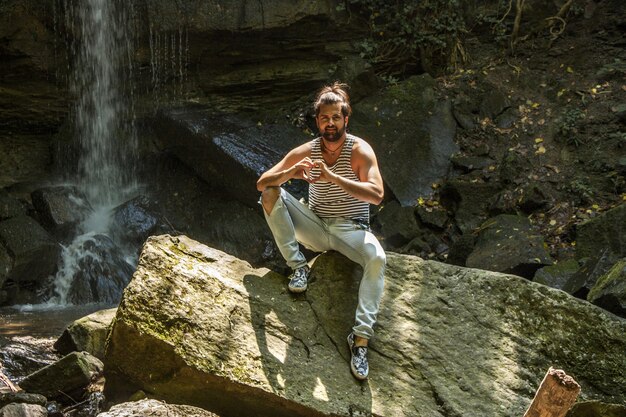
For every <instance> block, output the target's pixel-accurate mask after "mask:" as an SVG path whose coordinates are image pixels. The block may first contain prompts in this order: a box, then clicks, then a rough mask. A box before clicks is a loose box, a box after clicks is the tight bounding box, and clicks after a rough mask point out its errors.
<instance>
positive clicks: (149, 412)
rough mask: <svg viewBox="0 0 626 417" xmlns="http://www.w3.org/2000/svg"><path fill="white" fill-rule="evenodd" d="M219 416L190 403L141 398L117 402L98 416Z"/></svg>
mask: <svg viewBox="0 0 626 417" xmlns="http://www.w3.org/2000/svg"><path fill="white" fill-rule="evenodd" d="M145 416H150V417H219V416H218V415H217V414H213V413H211V412H209V411H206V410H203V409H202V408H198V407H192V406H189V405H178V404H167V403H165V402H163V401H157V400H148V399H146V400H140V401H134V402H127V403H122V404H117V405H114V406H113V407H111V409H110V410H109V411H107V412H106V413H100V414H98V416H97V417H145Z"/></svg>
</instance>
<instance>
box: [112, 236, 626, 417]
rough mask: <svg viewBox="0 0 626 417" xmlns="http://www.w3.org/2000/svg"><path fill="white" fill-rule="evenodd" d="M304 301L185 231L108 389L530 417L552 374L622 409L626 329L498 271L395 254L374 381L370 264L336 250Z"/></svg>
mask: <svg viewBox="0 0 626 417" xmlns="http://www.w3.org/2000/svg"><path fill="white" fill-rule="evenodd" d="M312 274H313V275H312V282H311V284H310V287H309V290H308V291H307V292H306V293H305V295H302V296H298V297H294V296H293V295H291V294H290V293H288V292H287V290H286V279H285V278H284V277H283V276H280V275H278V274H276V273H273V272H271V271H269V270H267V269H254V268H252V267H250V265H249V264H248V263H246V262H243V261H240V260H238V259H236V258H234V257H232V256H229V255H227V254H225V253H223V252H220V251H218V250H215V249H212V248H209V247H206V246H204V245H201V244H198V243H197V242H195V241H193V240H191V239H189V238H187V237H185V236H179V237H171V236H167V235H165V236H157V237H151V238H149V239H148V241H147V242H146V245H145V246H144V248H143V252H142V254H141V257H140V261H139V265H138V268H137V272H136V273H135V275H134V278H133V280H132V281H131V283H130V284H129V286H128V287H127V289H126V291H125V293H124V298H123V300H122V302H121V304H120V306H119V308H118V311H117V315H116V318H115V320H114V323H113V327H112V330H111V335H110V337H109V340H108V345H107V351H106V354H105V376H106V380H107V383H106V386H105V394H106V395H107V398H109V399H122V400H124V399H126V398H128V396H130V395H131V394H132V393H134V392H136V391H137V390H139V389H141V390H143V391H144V392H145V393H146V394H148V395H149V396H151V397H156V398H161V399H164V400H165V401H168V402H170V403H178V404H189V405H194V406H199V407H202V408H205V409H208V410H210V411H213V412H216V413H217V414H219V415H222V416H247V415H256V416H331V415H332V416H345V417H348V416H354V415H375V416H393V417H397V416H400V417H402V416H425V415H427V416H432V417H444V416H450V415H455V416H467V417H469V416H495V415H497V416H519V415H522V414H523V412H524V410H525V409H526V408H527V407H528V405H529V403H530V401H531V400H532V398H533V396H534V393H535V390H536V387H537V386H538V384H539V382H540V381H541V378H542V377H543V375H544V374H545V371H546V369H548V367H549V366H556V367H561V368H564V369H567V371H568V373H570V374H572V375H574V376H575V377H576V379H577V381H578V382H579V383H580V384H581V385H582V391H583V394H582V395H583V397H584V399H592V400H600V401H605V402H608V403H618V404H621V403H624V401H625V400H624V399H625V398H626V370H625V369H626V367H625V366H624V356H623V352H624V351H625V350H626V321H625V320H623V319H620V318H619V317H616V316H614V315H612V314H610V313H607V312H606V311H604V310H602V309H600V308H597V307H596V306H594V305H592V304H590V303H588V302H586V301H582V300H579V299H576V298H574V297H572V296H570V295H568V294H566V293H564V292H562V291H559V290H555V289H551V288H548V287H546V286H543V285H539V284H536V283H533V282H529V281H528V280H525V279H522V278H519V277H516V276H511V275H504V274H500V273H494V272H487V271H481V270H476V269H468V268H461V267H455V266H451V265H446V264H442V263H438V262H429V261H424V260H422V259H420V258H417V257H413V256H405V255H397V254H393V253H389V254H388V266H387V273H386V289H385V295H384V299H383V307H382V310H381V313H380V316H379V325H378V327H377V336H376V338H375V339H374V340H373V342H372V346H371V354H370V362H371V376H370V379H369V381H368V382H367V383H363V384H361V383H359V382H357V381H356V380H354V378H353V377H352V375H351V374H350V371H349V368H348V350H347V346H346V342H345V337H346V334H347V333H348V332H349V331H350V327H351V324H352V322H353V314H354V309H355V305H356V294H357V289H358V284H359V278H360V276H361V270H360V268H359V267H357V266H356V265H355V264H353V263H351V262H349V261H347V260H346V259H345V258H344V257H342V256H340V255H338V254H325V255H322V256H321V257H319V258H318V259H317V260H316V261H315V264H314V266H313V273H312Z"/></svg>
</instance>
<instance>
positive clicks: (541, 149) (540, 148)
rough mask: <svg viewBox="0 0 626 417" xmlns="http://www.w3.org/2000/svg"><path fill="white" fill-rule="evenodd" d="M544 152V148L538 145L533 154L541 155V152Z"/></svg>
mask: <svg viewBox="0 0 626 417" xmlns="http://www.w3.org/2000/svg"><path fill="white" fill-rule="evenodd" d="M544 153H546V148H544V147H543V145H542V146H540V147H539V149H537V150H536V151H535V154H537V155H541V154H544Z"/></svg>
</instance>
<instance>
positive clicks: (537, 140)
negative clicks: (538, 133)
mask: <svg viewBox="0 0 626 417" xmlns="http://www.w3.org/2000/svg"><path fill="white" fill-rule="evenodd" d="M541 142H543V138H535V143H541Z"/></svg>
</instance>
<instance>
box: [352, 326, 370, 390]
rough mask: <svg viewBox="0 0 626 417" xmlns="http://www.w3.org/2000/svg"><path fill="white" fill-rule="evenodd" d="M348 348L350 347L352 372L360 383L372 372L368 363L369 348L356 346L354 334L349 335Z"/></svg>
mask: <svg viewBox="0 0 626 417" xmlns="http://www.w3.org/2000/svg"><path fill="white" fill-rule="evenodd" d="M348 347H350V356H351V357H350V370H351V371H352V375H354V377H355V378H356V379H358V380H359V381H363V380H364V379H367V375H368V374H369V372H370V367H369V363H368V362H367V347H366V346H355V345H354V333H350V334H349V335H348Z"/></svg>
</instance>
